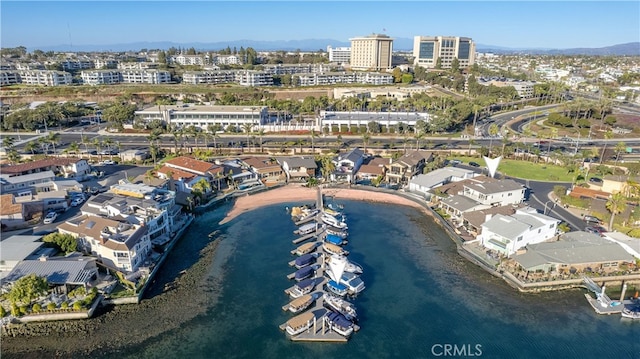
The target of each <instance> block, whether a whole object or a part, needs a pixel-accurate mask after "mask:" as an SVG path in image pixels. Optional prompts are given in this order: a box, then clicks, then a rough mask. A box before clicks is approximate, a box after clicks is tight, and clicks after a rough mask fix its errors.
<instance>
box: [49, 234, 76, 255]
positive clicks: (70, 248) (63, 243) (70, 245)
mask: <svg viewBox="0 0 640 359" xmlns="http://www.w3.org/2000/svg"><path fill="white" fill-rule="evenodd" d="M42 241H43V242H45V243H52V244H55V245H56V246H57V247H58V248H60V250H61V251H63V252H65V253H71V252H75V251H76V249H77V248H78V241H77V240H76V238H75V237H74V236H72V235H70V234H62V233H57V232H56V233H50V234H47V235H46V236H44V237H42Z"/></svg>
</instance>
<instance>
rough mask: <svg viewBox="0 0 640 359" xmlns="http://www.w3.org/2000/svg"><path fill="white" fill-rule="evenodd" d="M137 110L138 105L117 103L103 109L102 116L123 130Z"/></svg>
mask: <svg viewBox="0 0 640 359" xmlns="http://www.w3.org/2000/svg"><path fill="white" fill-rule="evenodd" d="M135 112H136V105H131V104H122V103H115V104H112V105H109V106H107V107H106V108H105V109H103V110H102V118H103V119H105V120H106V121H108V122H109V123H111V126H112V127H114V128H117V129H119V130H122V129H123V128H124V124H125V123H128V122H131V121H132V120H133V117H134V115H135Z"/></svg>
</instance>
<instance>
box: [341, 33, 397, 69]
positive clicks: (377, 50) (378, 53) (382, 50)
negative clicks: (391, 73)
mask: <svg viewBox="0 0 640 359" xmlns="http://www.w3.org/2000/svg"><path fill="white" fill-rule="evenodd" d="M349 40H350V41H351V61H350V64H351V69H352V70H371V71H381V70H389V69H391V55H392V52H393V39H392V38H391V37H389V36H387V35H382V34H372V35H369V36H363V37H354V38H352V39H349Z"/></svg>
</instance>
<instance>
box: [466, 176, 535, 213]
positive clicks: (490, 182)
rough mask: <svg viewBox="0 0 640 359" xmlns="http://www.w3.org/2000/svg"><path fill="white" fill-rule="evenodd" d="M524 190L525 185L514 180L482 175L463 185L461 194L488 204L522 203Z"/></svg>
mask: <svg viewBox="0 0 640 359" xmlns="http://www.w3.org/2000/svg"><path fill="white" fill-rule="evenodd" d="M525 191H526V189H525V187H524V186H523V185H521V184H520V183H518V182H516V181H514V180H511V179H504V180H498V179H494V178H490V177H484V178H482V180H477V179H473V180H470V181H469V183H467V184H465V185H464V190H463V193H462V194H463V195H464V196H465V197H469V198H471V199H473V200H475V201H477V202H479V203H482V204H486V205H489V206H506V205H510V204H519V203H522V202H523V201H524V198H525Z"/></svg>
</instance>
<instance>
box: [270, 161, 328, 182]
mask: <svg viewBox="0 0 640 359" xmlns="http://www.w3.org/2000/svg"><path fill="white" fill-rule="evenodd" d="M276 161H278V163H279V164H280V166H282V169H283V170H284V173H285V174H286V176H287V181H296V180H299V181H306V180H307V179H309V178H311V177H315V176H316V175H317V173H316V172H317V171H318V165H317V164H316V160H315V159H314V158H313V157H306V156H291V157H277V158H276Z"/></svg>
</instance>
